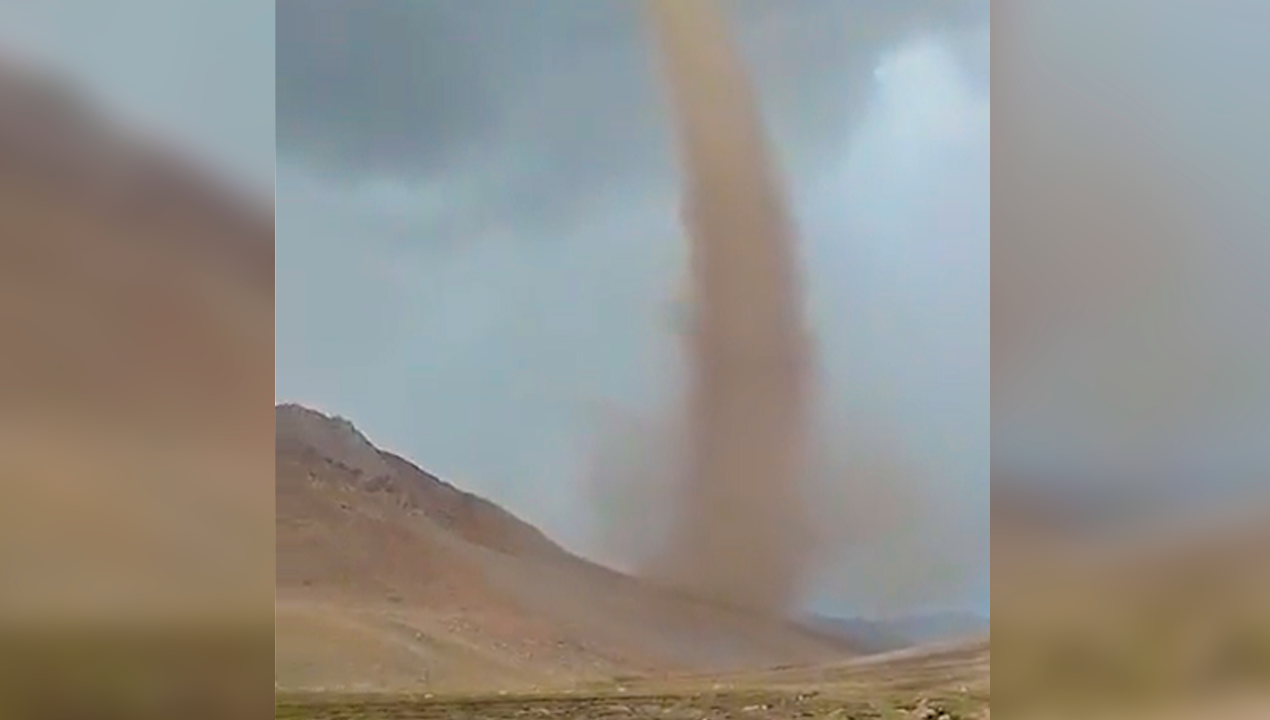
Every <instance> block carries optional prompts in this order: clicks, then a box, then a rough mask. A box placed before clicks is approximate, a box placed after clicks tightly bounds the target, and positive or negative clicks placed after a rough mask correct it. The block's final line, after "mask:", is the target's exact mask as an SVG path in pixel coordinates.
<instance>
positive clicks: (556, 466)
mask: <svg viewBox="0 0 1270 720" xmlns="http://www.w3.org/2000/svg"><path fill="white" fill-rule="evenodd" d="M353 4H354V3H351V2H337V1H329V0H303V1H302V0H283V1H282V2H279V5H278V36H277V43H278V44H277V53H278V56H277V67H278V106H277V113H278V115H277V117H278V148H279V158H278V181H277V263H276V267H277V303H276V335H275V337H276V390H275V392H276V394H277V397H278V399H279V400H287V401H298V402H301V403H305V404H310V405H313V406H316V407H317V408H319V409H323V410H326V411H329V412H334V413H338V414H341V415H344V416H346V417H348V418H350V419H352V420H353V421H354V422H356V423H357V424H358V426H359V427H360V428H362V429H363V431H364V432H366V433H367V435H368V436H370V437H371V438H372V439H373V440H374V441H376V442H377V443H379V444H381V445H382V446H385V447H387V448H389V449H392V450H395V451H397V452H400V453H402V454H404V455H406V456H408V457H410V458H412V459H414V460H415V461H417V462H418V463H419V464H420V465H422V466H423V467H425V468H427V469H429V470H432V471H434V472H436V473H438V474H440V475H442V476H444V477H447V478H449V479H451V480H452V481H454V482H456V483H457V484H459V485H460V486H462V487H465V488H468V489H471V490H473V491H475V492H478V493H480V494H483V495H486V496H488V497H490V498H493V499H495V500H496V501H498V502H500V503H502V504H504V505H506V506H507V507H509V508H510V509H512V510H513V511H515V512H517V513H518V514H520V515H522V516H523V517H526V518H527V519H529V520H531V521H532V522H534V523H536V524H538V525H540V526H541V527H543V528H544V529H545V530H546V531H547V532H548V533H549V534H551V535H553V536H554V537H556V538H558V539H560V540H561V541H562V542H564V543H565V544H566V545H568V546H569V547H571V548H573V549H575V550H578V551H581V552H583V553H589V554H592V555H596V554H600V550H599V548H598V546H597V533H596V529H595V523H596V522H597V513H596V509H595V502H594V498H593V496H592V494H591V493H592V489H591V488H590V487H589V486H588V474H589V472H590V469H589V467H588V465H589V463H590V462H591V461H592V459H593V457H594V455H595V452H596V447H595V446H596V432H595V431H596V428H597V426H599V425H600V424H601V423H603V422H604V421H605V420H606V419H607V418H609V417H611V414H612V413H614V412H617V413H619V414H625V415H629V416H631V417H635V418H641V417H648V416H650V415H652V414H654V413H656V412H657V411H658V410H659V409H660V408H661V406H662V404H663V403H664V401H665V400H666V399H667V398H668V397H669V393H670V392H671V391H672V381H673V377H674V372H673V370H674V365H673V361H672V354H673V352H674V349H675V346H674V342H675V339H674V336H673V334H672V333H671V330H672V318H673V305H672V303H673V300H674V298H675V296H676V294H677V293H678V292H679V290H680V287H681V279H682V273H683V267H682V262H683V258H682V253H683V250H684V245H683V242H682V236H681V233H680V231H679V228H678V222H677V221H678V187H677V180H676V173H675V167H674V162H673V158H672V156H671V153H670V148H669V146H668V143H667V136H666V126H665V121H666V118H665V117H664V114H665V109H664V107H663V106H662V105H661V98H660V96H659V94H658V87H657V86H656V85H655V80H656V78H655V75H654V72H655V65H654V60H655V59H654V58H653V56H652V55H651V53H650V47H651V46H650V45H649V39H648V38H647V37H646V36H645V35H644V33H643V28H642V26H641V24H640V17H639V15H638V12H637V10H638V6H637V5H635V4H634V3H631V2H608V3H597V2H584V1H583V2H579V1H577V0H556V1H555V2H552V3H550V4H546V5H532V7H531V4H530V3H515V2H508V1H506V0H464V2H431V1H418V2H404V0H398V1H383V2H376V3H365V4H360V5H359V6H358V9H357V10H355V11H354V10H352V9H351V6H352V5H353ZM986 7H987V3H986V2H970V3H957V2H935V1H933V0H932V1H929V2H926V1H914V2H897V1H896V0H858V1H856V2H844V1H843V0H803V1H801V2H798V3H779V4H778V3H764V2H755V1H753V0H746V1H744V2H740V1H738V2H735V3H732V4H731V5H730V8H731V9H732V10H733V13H732V14H733V15H734V17H735V19H736V20H737V22H738V25H739V27H740V29H741V35H742V40H743V43H744V47H745V50H746V52H747V58H748V60H749V61H750V63H751V65H752V67H753V68H754V69H755V71H756V74H757V76H758V81H759V83H760V87H761V91H762V95H763V101H764V103H765V108H764V109H765V112H766V113H767V116H768V119H769V122H770V125H771V127H772V129H773V132H774V135H775V139H776V145H777V150H778V153H779V155H780V159H781V163H782V165H783V167H784V172H785V175H786V176H787V178H788V179H789V181H790V184H791V186H792V194H793V201H794V205H795V210H796V214H797V216H798V219H799V221H800V224H801V226H802V234H803V238H804V241H805V242H804V256H805V261H806V264H807V274H808V276H809V285H810V288H809V294H810V297H809V303H810V307H811V313H812V316H813V318H814V323H815V330H816V332H817V334H818V340H819V342H820V344H821V350H822V364H823V365H824V366H825V369H826V373H827V375H828V377H829V380H830V391H829V392H830V405H831V406H832V412H833V413H834V415H835V416H837V417H840V418H843V420H844V422H846V423H850V424H855V425H858V426H861V427H868V428H870V430H871V432H873V433H875V434H876V435H877V436H878V437H880V438H883V439H885V440H886V441H888V442H892V443H895V444H897V445H898V446H899V447H900V448H901V450H902V451H903V452H904V454H905V457H906V458H907V460H908V461H909V462H910V463H911V464H913V465H914V467H915V470H916V472H917V473H918V474H919V475H920V476H921V482H922V487H923V488H924V490H925V491H926V492H928V493H929V494H930V496H931V497H932V498H938V502H939V503H941V504H942V506H943V508H944V509H943V511H942V513H941V514H942V515H943V516H944V519H945V520H946V522H945V523H943V524H941V525H940V527H938V528H932V529H931V530H929V535H928V537H926V538H924V540H925V541H930V542H935V543H938V544H942V545H944V546H945V549H946V550H948V552H950V553H951V554H952V555H953V556H955V557H954V559H955V561H956V562H958V563H960V564H961V566H962V567H961V570H959V572H960V573H961V575H962V576H961V577H960V578H959V579H958V581H957V582H954V583H950V584H949V585H948V586H947V587H946V588H944V589H943V590H941V591H940V592H941V593H942V595H941V596H940V597H935V598H931V601H932V602H938V603H943V604H951V605H963V606H964V605H973V606H976V607H980V608H984V609H986V605H987V601H988V592H989V591H988V563H989V554H988V534H989V528H988V512H987V506H988V492H989V487H988V477H989V473H988V462H989V440H990V437H989V403H988V400H989V393H988V388H989V359H988V352H989V330H990V317H989V289H990V275H989V270H990V267H989V260H990V257H989V253H990V229H989V228H990V218H989V216H990V207H989V199H990V173H989V164H990V163H989V161H990V153H989V148H990V113H989V106H990V98H989V85H990V83H989V79H988V78H989V70H988V65H989V62H988V61H989V33H988V26H987V13H986ZM944 525H946V526H947V527H944ZM852 602H853V599H852V598H848V597H824V598H822V604H823V605H825V606H826V607H829V606H832V607H837V608H849V607H850V605H851V603H852Z"/></svg>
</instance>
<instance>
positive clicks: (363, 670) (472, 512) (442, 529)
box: [275, 405, 989, 717]
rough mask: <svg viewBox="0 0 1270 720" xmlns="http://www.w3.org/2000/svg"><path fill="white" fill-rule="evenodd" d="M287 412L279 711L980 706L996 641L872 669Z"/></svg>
mask: <svg viewBox="0 0 1270 720" xmlns="http://www.w3.org/2000/svg"><path fill="white" fill-rule="evenodd" d="M276 416H277V436H276V443H277V605H276V617H275V622H276V624H275V684H276V687H277V690H278V693H279V700H278V702H279V708H278V713H279V716H284V715H287V716H297V717H306V716H313V717H317V716H322V717H337V716H348V713H350V712H355V711H354V710H352V709H351V707H350V705H349V704H350V703H352V704H354V705H359V706H360V707H361V708H362V709H361V710H358V711H356V712H360V713H362V714H363V715H364V716H366V717H516V716H531V717H532V716H555V717H601V716H605V714H613V715H621V714H623V713H626V714H631V713H645V714H647V713H654V710H655V711H656V712H655V713H654V714H655V715H656V716H658V717H680V716H682V717H727V716H729V715H730V714H736V713H740V714H738V715H737V716H738V717H739V716H744V715H753V714H755V713H761V716H762V717H783V716H790V717H794V716H799V713H804V712H807V713H812V714H811V715H802V716H804V717H815V716H816V715H817V714H824V715H825V716H831V715H832V713H833V712H834V711H835V710H840V709H842V708H844V707H854V708H858V709H859V710H860V712H865V711H866V710H867V709H868V708H870V707H877V708H880V707H882V706H883V705H885V706H887V707H890V706H893V705H903V704H905V703H908V704H910V705H913V704H915V703H917V702H919V701H920V700H922V699H923V698H926V699H928V700H929V701H930V702H932V703H934V702H943V703H944V704H946V705H948V706H949V707H952V705H953V704H956V703H960V704H959V705H958V707H970V706H972V705H976V704H984V703H986V698H987V695H988V676H989V671H988V645H987V642H986V640H984V641H982V642H971V643H964V644H956V645H952V646H948V647H934V648H932V649H930V650H920V649H919V650H906V651H900V652H897V653H893V654H888V655H874V656H869V657H859V651H858V649H857V648H855V647H853V646H852V644H851V643H850V641H848V640H844V639H842V638H840V637H834V636H830V635H824V634H820V633H817V632H813V631H812V630H809V629H808V628H806V627H804V626H803V625H800V624H795V623H792V622H788V621H780V620H771V619H767V618H760V617H758V616H755V615H748V614H743V613H741V612H738V611H734V610H731V609H728V608H725V607H721V606H717V605H711V604H708V603H703V602H700V601H696V600H692V599H689V598H687V597H685V596H682V595H679V594H676V593H674V592H671V591H667V590H663V589H661V588H658V587H654V586H652V585H650V584H648V583H646V582H644V581H640V580H637V579H634V578H631V577H627V576H624V575H621V574H618V573H615V572H613V571H610V570H607V569H605V568H602V567H600V566H598V565H595V564H593V563H590V562H588V561H586V560H584V559H582V558H579V557H577V556H574V555H572V554H570V553H568V552H567V551H565V550H564V549H562V548H560V547H559V546H557V545H556V544H554V543H553V542H552V541H551V540H549V539H548V538H547V537H545V536H544V535H543V534H542V533H540V532H539V531H537V530H536V529H534V528H533V527H531V526H529V525H527V524H525V523H524V522H522V521H520V520H519V519H517V518H515V517H513V516H512V515H510V514H508V513H507V512H506V511H504V510H502V509H501V508H499V507H497V506H496V505H494V504H492V503H490V502H488V501H486V500H483V499H481V498H478V497H475V496H473V495H470V494H467V493H465V492H463V491H462V490H460V489H457V488H454V487H452V486H450V485H449V484H447V483H445V482H444V481H442V480H440V479H438V478H436V477H434V476H432V475H430V474H428V473H427V472H425V471H423V470H421V469H419V468H417V467H416V466H414V465H413V464H411V463H410V462H409V461H407V460H405V459H403V458H400V457H397V456H395V455H392V454H390V453H387V452H383V451H380V450H378V449H377V448H375V446H374V445H372V444H371V443H370V441H369V440H368V439H366V438H365V437H364V436H363V435H362V434H361V433H360V432H358V431H357V430H356V428H355V427H354V426H353V425H352V424H351V423H349V422H348V421H345V420H343V419H340V418H332V417H328V416H326V415H323V414H321V413H318V412H316V411H313V410H309V409H307V408H303V407H300V406H296V405H284V406H279V407H278V408H277V409H276ZM456 695H457V696H458V698H456ZM432 696H435V697H432ZM941 698H942V699H941ZM442 699H443V700H444V703H443V704H439V703H442ZM314 703H316V705H314ZM768 705H770V706H771V707H766V706H768ZM464 708H466V709H464ZM622 708H626V709H625V710H622ZM747 708H748V710H747ZM635 716H637V717H638V716H639V715H638V714H636V715H635ZM867 716H868V715H862V717H867ZM836 717H845V715H843V714H841V713H839V714H838V715H836Z"/></svg>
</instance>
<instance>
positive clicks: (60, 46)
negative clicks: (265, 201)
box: [0, 0, 275, 192]
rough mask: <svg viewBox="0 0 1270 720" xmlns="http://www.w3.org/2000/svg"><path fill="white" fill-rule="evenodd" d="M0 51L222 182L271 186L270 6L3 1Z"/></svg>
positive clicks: (246, 1) (227, 1)
mask: <svg viewBox="0 0 1270 720" xmlns="http://www.w3.org/2000/svg"><path fill="white" fill-rule="evenodd" d="M0 51H4V52H5V53H15V54H19V55H21V56H24V57H30V58H33V59H35V60H38V61H39V62H40V63H41V64H42V65H43V66H45V67H48V68H49V69H52V70H55V71H60V72H61V73H63V74H64V75H65V76H66V77H67V78H68V79H70V80H72V81H73V82H75V83H76V84H77V85H79V86H81V87H82V88H83V89H84V90H85V91H86V92H88V93H89V95H90V96H91V97H92V98H93V99H94V100H96V101H98V102H100V103H101V104H102V105H104V106H105V107H106V108H107V109H108V110H109V111H110V112H112V113H114V114H116V115H118V116H120V117H121V118H122V119H124V120H126V121H128V122H130V123H131V124H133V125H135V126H138V127H140V128H143V129H147V130H150V131H151V132H154V133H156V134H159V135H162V136H164V137H165V138H169V139H170V140H171V141H173V142H175V143H179V144H180V145H181V146H183V147H185V148H186V149H187V151H188V152H190V153H191V154H193V155H194V156H195V157H196V158H198V159H200V160H201V161H203V162H204V163H207V164H209V165H211V166H213V167H215V168H216V170H217V171H218V172H220V173H222V174H224V175H225V176H226V177H228V178H230V179H233V180H236V181H238V182H241V183H247V184H249V185H250V186H251V187H252V188H255V189H257V190H258V191H260V192H268V191H269V189H270V188H272V187H273V172H274V135H275V130H274V72H273V70H274V11H273V7H272V3H270V2H268V0H217V1H216V2H204V1H201V0H200V1H194V0H191V1H190V2H170V1H169V0H110V1H109V2H100V1H99V0H39V1H38V2H27V1H25V0H18V1H15V2H3V3H0Z"/></svg>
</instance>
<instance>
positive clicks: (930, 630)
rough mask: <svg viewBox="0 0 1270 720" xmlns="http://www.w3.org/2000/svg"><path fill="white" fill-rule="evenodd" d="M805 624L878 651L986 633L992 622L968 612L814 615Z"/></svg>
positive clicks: (861, 648) (869, 651)
mask: <svg viewBox="0 0 1270 720" xmlns="http://www.w3.org/2000/svg"><path fill="white" fill-rule="evenodd" d="M808 625H809V626H811V627H814V628H816V629H818V630H820V631H822V632H829V633H833V634H835V635H837V636H838V637H841V638H843V639H844V640H846V641H847V642H849V643H851V644H852V645H853V646H854V647H856V648H858V649H859V650H860V651H862V652H868V653H880V652H889V651H891V650H900V649H903V648H906V647H911V646H914V645H925V644H928V643H934V642H943V641H947V640H964V639H969V638H975V637H979V636H982V635H986V634H988V632H989V630H990V628H991V622H990V621H989V619H988V618H986V617H983V616H982V615H977V614H975V613H970V612H944V613H933V614H929V615H913V616H909V617H900V618H894V619H889V620H866V619H862V618H831V617H824V616H816V617H813V618H812V619H811V620H810V621H808Z"/></svg>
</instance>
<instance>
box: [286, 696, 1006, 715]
mask: <svg viewBox="0 0 1270 720" xmlns="http://www.w3.org/2000/svg"><path fill="white" fill-rule="evenodd" d="M986 712H987V710H986V706H984V705H983V704H982V701H980V700H975V699H967V700H944V701H940V700H934V701H927V702H922V701H921V700H910V701H902V700H899V701H888V700H877V701H873V702H870V701H866V700H860V699H844V698H836V697H834V696H832V695H820V694H816V693H789V692H782V691H754V690H750V691H741V692H708V693H678V694H663V695H656V694H654V695H644V694H639V695H629V696H622V695H607V694H605V695H554V696H538V697H493V698H491V697H484V698H468V699H437V698H360V699H357V698H346V699H331V698H326V699H323V698H318V697H311V698H308V699H300V698H292V699H287V700H279V701H278V702H277V703H276V704H275V713H274V716H275V717H276V718H295V719H297V720H299V719H300V718H303V719H304V720H328V719H329V720H334V719H336V718H342V719H349V720H351V719H353V718H358V719H361V718H367V719H369V718H385V719H388V718H391V719H394V720H397V719H400V720H405V719H407V718H410V719H414V718H419V719H423V718H438V719H439V718H447V719H456V720H457V719H467V720H485V719H489V720H495V719H502V718H578V719H581V718H586V719H587V720H599V719H601V718H629V719H630V720H640V719H643V718H663V719H665V720H722V719H724V718H765V719H767V718H770V719H772V720H783V719H786V718H808V719H815V718H834V719H835V720H853V719H855V718H861V719H862V718H907V717H912V718H917V717H926V718H944V720H957V719H959V718H980V717H987V714H986Z"/></svg>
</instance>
